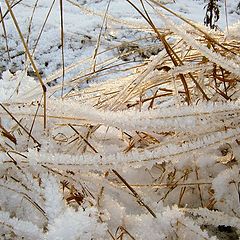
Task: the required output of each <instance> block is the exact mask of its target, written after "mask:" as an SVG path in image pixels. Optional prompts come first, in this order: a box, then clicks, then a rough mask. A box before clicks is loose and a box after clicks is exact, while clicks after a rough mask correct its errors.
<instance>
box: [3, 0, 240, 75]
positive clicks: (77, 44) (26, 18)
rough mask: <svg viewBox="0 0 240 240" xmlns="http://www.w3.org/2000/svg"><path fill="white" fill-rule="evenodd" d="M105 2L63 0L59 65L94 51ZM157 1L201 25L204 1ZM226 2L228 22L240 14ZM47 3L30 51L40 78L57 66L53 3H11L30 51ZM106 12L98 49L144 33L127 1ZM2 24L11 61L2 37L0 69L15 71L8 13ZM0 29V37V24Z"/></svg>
mask: <svg viewBox="0 0 240 240" xmlns="http://www.w3.org/2000/svg"><path fill="white" fill-rule="evenodd" d="M1 2H2V4H1V5H2V13H3V15H5V12H6V11H7V8H6V6H5V4H4V1H3V0H2V1H1ZM108 2H109V1H103V0H102V1H101V0H99V1H97V0H95V1H93V0H91V1H84V0H78V1H77V0H67V1H63V3H64V44H65V45H64V54H65V66H68V65H70V64H72V63H75V62H77V61H79V60H81V59H85V58H87V57H92V56H93V55H94V49H95V47H96V45H97V41H98V36H99V33H100V29H101V26H102V23H103V17H104V14H105V11H106V9H107V5H108ZM132 2H133V3H136V4H137V5H138V6H139V1H137V0H135V1H132ZM160 2H165V3H166V6H167V7H168V8H170V9H172V10H173V11H176V12H178V13H180V14H181V15H183V16H185V17H187V18H189V19H191V20H193V21H196V22H198V23H201V24H202V23H203V21H204V16H205V11H206V10H205V9H204V6H205V5H206V2H204V1H203V0H181V1H179V0H177V1H175V2H174V1H172V0H167V1H160ZM226 2H227V16H228V24H229V25H231V24H232V23H234V22H237V21H238V20H239V19H240V15H238V14H237V4H238V2H239V1H238V0H231V1H226ZM52 3H54V4H53V7H52V10H51V12H50V15H49V18H48V19H47V22H46V25H45V27H44V29H43V33H42V35H41V38H40V40H39V41H38V44H37V46H36V51H35V53H34V56H35V59H36V63H37V66H38V68H39V70H40V72H42V73H43V76H45V77H46V76H48V75H49V74H51V73H53V72H54V71H56V70H57V69H59V68H61V66H62V61H61V40H60V7H59V2H58V1H49V0H41V1H32V0H24V1H21V2H20V3H19V4H17V5H16V6H15V7H14V8H13V11H14V14H15V16H16V18H17V21H18V24H19V26H20V29H21V31H22V33H23V35H24V37H25V38H26V39H28V46H29V49H30V51H31V52H32V51H33V49H34V48H35V44H36V41H37V38H38V36H39V33H40V31H41V28H42V26H43V24H44V21H45V19H46V16H47V14H48V12H49V9H50V7H51V5H52ZM35 4H37V8H36V9H35V11H34V14H33V7H34V5H35ZM219 5H220V11H221V13H220V19H219V21H218V23H217V24H218V26H219V28H220V29H221V30H222V31H224V30H225V28H226V19H225V7H224V1H220V3H219ZM146 7H147V9H148V12H149V14H150V15H151V16H152V19H153V21H154V23H155V24H156V26H158V27H162V26H163V23H162V22H161V20H160V19H159V17H158V16H157V15H156V13H155V11H154V10H153V9H151V7H149V6H148V5H147V4H146ZM239 11H240V10H239ZM165 13H166V15H167V16H171V14H170V13H167V12H166V11H165ZM32 14H33V17H32ZM107 14H108V15H109V16H107V18H106V22H105V23H104V25H103V30H102V37H101V44H100V49H99V51H101V50H106V49H109V48H112V47H114V46H118V45H120V44H122V42H123V41H126V42H129V41H132V40H136V39H138V38H139V37H146V36H144V34H143V33H142V32H139V31H138V30H137V28H139V27H140V28H148V29H149V26H148V25H147V23H146V22H145V21H144V19H143V18H142V17H141V16H140V14H139V13H137V11H136V10H135V9H134V8H133V7H132V6H131V5H130V4H129V3H128V2H127V1H118V0H112V1H110V6H109V9H108V11H107ZM31 20H32V21H31ZM175 22H176V23H179V24H180V21H179V20H177V19H175ZM4 23H5V27H6V31H7V39H8V45H9V51H10V58H11V60H9V58H8V54H7V52H6V44H5V39H4V37H1V38H0V69H1V71H3V70H4V69H10V70H11V71H12V72H15V71H16V70H18V69H24V68H25V67H26V58H25V54H24V48H23V45H22V43H21V41H20V38H19V35H18V33H17V31H16V28H15V26H14V25H13V21H12V19H11V16H10V14H7V16H6V17H5V18H4ZM29 26H30V31H29ZM0 34H1V36H4V34H3V29H2V28H1V29H0ZM144 44H146V43H144ZM109 54H110V55H115V56H116V55H117V54H118V53H117V52H114V51H113V52H112V53H109Z"/></svg>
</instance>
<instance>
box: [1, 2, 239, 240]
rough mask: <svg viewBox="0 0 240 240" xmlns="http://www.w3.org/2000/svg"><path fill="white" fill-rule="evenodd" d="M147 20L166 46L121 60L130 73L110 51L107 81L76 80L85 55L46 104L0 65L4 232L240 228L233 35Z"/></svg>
mask: <svg viewBox="0 0 240 240" xmlns="http://www.w3.org/2000/svg"><path fill="white" fill-rule="evenodd" d="M135 7H137V6H135ZM137 9H138V10H139V11H140V8H137ZM142 13H143V14H144V12H142ZM158 14H160V13H159V12H158ZM161 14H162V13H161ZM144 16H145V17H146V15H144ZM161 16H162V18H163V19H164V20H165V21H166V22H167V21H168V19H166V18H165V16H164V15H163V14H162V15H161ZM146 19H148V18H147V17H146ZM148 21H149V22H148V23H150V25H151V29H152V30H153V31H154V32H155V34H156V36H157V37H156V40H157V41H161V42H162V43H159V44H162V45H161V51H160V52H159V53H158V54H157V55H156V56H152V57H151V58H150V59H145V60H144V61H143V62H142V63H141V64H140V65H137V66H134V67H132V65H131V63H127V65H128V64H129V69H127V70H126V73H129V74H128V75H127V76H125V77H119V78H117V79H112V78H115V76H116V75H114V70H115V69H114V68H111V66H112V65H111V64H114V63H115V62H114V61H113V62H111V60H109V62H108V63H109V64H110V67H109V66H108V68H107V69H108V70H109V71H108V73H107V74H106V76H105V77H107V79H106V80H105V81H103V82H101V83H95V84H91V85H88V86H87V87H85V88H83V89H80V88H79V87H75V86H78V85H80V83H82V82H83V81H86V80H94V79H96V78H97V77H99V75H100V73H99V72H97V73H96V72H92V68H91V66H90V67H89V68H88V69H85V70H84V71H82V72H80V73H78V75H77V76H75V77H74V78H70V79H65V80H66V81H65V82H64V86H65V88H66V89H64V91H63V92H62V82H61V81H59V82H58V81H56V82H54V86H52V87H48V89H47V96H48V99H47V104H46V105H44V104H43V99H42V98H43V96H42V90H41V89H40V87H39V85H37V82H36V81H35V80H34V78H33V77H29V76H27V75H26V74H25V73H24V71H22V72H17V73H16V74H15V75H13V74H11V73H10V72H8V71H7V72H5V73H3V75H2V79H0V84H1V86H2V88H1V93H2V94H1V96H0V98H1V105H0V113H1V122H0V132H1V140H0V150H1V152H0V164H1V165H0V166H1V168H0V177H1V179H0V192H1V193H0V194H1V197H0V203H1V204H0V205H1V209H0V210H1V212H0V229H1V233H2V236H1V237H5V238H6V237H8V238H11V239H20V238H25V239H166V238H169V239H191V238H196V239H216V237H214V236H211V234H210V231H209V232H208V226H214V227H218V226H221V225H225V226H228V227H230V228H231V229H232V231H235V232H236V233H237V232H239V228H240V225H239V214H240V212H239V180H238V179H239V153H240V152H239V144H240V142H239V141H240V140H239V137H240V129H239V126H238V125H239V114H240V108H239V100H238V97H239V74H238V71H237V70H236V69H237V68H236V65H235V64H231V65H230V64H229V62H230V61H231V63H236V64H238V61H237V59H238V58H239V57H238V56H239V44H238V43H237V42H236V41H235V38H234V36H233V35H231V38H228V39H227V40H226V39H225V37H224V36H223V35H222V34H221V33H218V32H216V33H215V36H213V34H212V32H208V31H207V30H206V29H204V28H200V27H198V26H196V25H194V24H193V23H191V24H190V23H188V25H187V26H186V25H183V30H184V31H182V32H180V31H179V29H178V28H176V27H174V26H173V27H172V29H171V31H169V29H163V30H161V31H164V33H162V32H161V31H160V30H158V28H157V27H156V26H155V25H153V23H151V21H150V20H149V19H148ZM170 23H171V22H170ZM171 24H172V23H171ZM230 29H231V28H230ZM191 38H192V39H195V40H194V41H193V40H192V39H191ZM62 40H63V39H62ZM138 50H139V49H138ZM101 54H102V53H99V55H98V56H102V55H101ZM216 56H221V57H220V60H219V59H216ZM228 59H229V62H227V61H228ZM86 61H89V59H88V60H86ZM89 63H90V65H91V63H92V61H89ZM101 64H102V63H101ZM101 64H99V65H96V67H102V66H104V65H101ZM77 65H78V63H76V64H75V63H74V64H73V65H72V66H70V67H67V66H66V68H65V73H66V72H68V71H71V70H73V69H74V68H76V67H77ZM61 73H62V71H59V72H57V73H55V74H53V75H52V76H51V77H49V78H48V80H47V81H49V83H52V81H53V80H55V79H57V78H59V77H60V76H61ZM100 76H101V75H100ZM61 95H62V96H61ZM44 107H46V110H47V111H46V112H47V115H46V116H47V125H46V129H45V130H44V128H43V121H42V120H43V118H44V116H45V115H44Z"/></svg>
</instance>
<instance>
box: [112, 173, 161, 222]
mask: <svg viewBox="0 0 240 240" xmlns="http://www.w3.org/2000/svg"><path fill="white" fill-rule="evenodd" d="M112 172H113V173H114V174H115V175H116V176H117V177H118V178H119V179H120V180H121V181H122V182H123V183H124V184H125V185H126V187H127V188H128V189H129V190H130V191H131V192H132V194H133V196H134V197H135V198H136V199H137V202H138V203H139V204H140V206H143V207H145V208H146V209H147V210H148V212H149V213H150V214H151V215H152V216H153V217H154V218H157V216H156V214H155V213H154V212H153V210H152V209H151V208H150V207H149V206H148V205H146V204H145V203H144V202H143V200H142V199H141V197H140V196H139V195H138V193H137V192H136V191H135V190H134V189H133V188H132V187H131V186H130V185H129V184H128V182H127V181H126V180H125V179H124V178H123V177H122V176H121V175H120V174H119V173H118V172H117V171H116V170H114V169H112Z"/></svg>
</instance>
